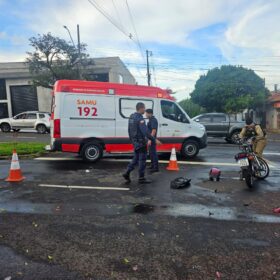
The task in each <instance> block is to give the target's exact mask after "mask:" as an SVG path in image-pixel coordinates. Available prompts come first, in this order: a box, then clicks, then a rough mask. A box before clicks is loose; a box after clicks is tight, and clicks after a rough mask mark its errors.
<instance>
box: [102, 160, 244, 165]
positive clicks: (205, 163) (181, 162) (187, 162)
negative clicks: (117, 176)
mask: <svg viewBox="0 0 280 280" xmlns="http://www.w3.org/2000/svg"><path fill="white" fill-rule="evenodd" d="M103 160H105V161H119V162H129V161H130V159H109V158H104V159H103ZM147 162H151V161H150V160H147ZM177 162H178V164H183V165H188V164H191V165H211V166H212V165H220V166H239V164H237V163H227V162H201V161H177ZM159 163H165V164H168V163H169V160H159Z"/></svg>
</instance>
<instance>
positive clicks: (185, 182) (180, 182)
mask: <svg viewBox="0 0 280 280" xmlns="http://www.w3.org/2000/svg"><path fill="white" fill-rule="evenodd" d="M190 184H191V179H188V178H186V177H178V178H176V179H174V180H172V181H171V183H170V188H171V189H183V188H186V187H189V186H190Z"/></svg>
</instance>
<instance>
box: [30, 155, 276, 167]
mask: <svg viewBox="0 0 280 280" xmlns="http://www.w3.org/2000/svg"><path fill="white" fill-rule="evenodd" d="M34 160H42V161H82V159H80V158H69V157H67V158H66V157H65V158H63V157H57V158H55V157H38V158H35V159H34ZM130 160H131V159H116V158H103V159H102V161H112V162H130ZM147 162H151V161H150V160H147ZM267 162H268V164H269V166H270V167H271V168H275V166H274V165H273V164H274V163H273V162H271V161H269V160H267ZM159 163H164V164H168V163H169V160H159ZM178 164H181V165H204V166H239V164H238V163H230V162H208V161H206V162H205V161H204V162H203V161H178Z"/></svg>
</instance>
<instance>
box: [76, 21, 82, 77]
mask: <svg viewBox="0 0 280 280" xmlns="http://www.w3.org/2000/svg"><path fill="white" fill-rule="evenodd" d="M77 42H78V59H79V61H78V71H79V77H80V79H81V78H82V77H81V69H80V68H81V67H80V66H81V42H80V26H79V24H77Z"/></svg>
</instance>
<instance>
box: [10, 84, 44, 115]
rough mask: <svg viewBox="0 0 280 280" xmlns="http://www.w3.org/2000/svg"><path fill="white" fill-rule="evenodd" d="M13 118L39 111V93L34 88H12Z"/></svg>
mask: <svg viewBox="0 0 280 280" xmlns="http://www.w3.org/2000/svg"><path fill="white" fill-rule="evenodd" d="M10 92H11V100H12V111H13V116H15V115H17V114H19V113H22V112H25V111H38V98H37V91H36V88H35V87H34V86H28V85H27V86H10Z"/></svg>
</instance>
